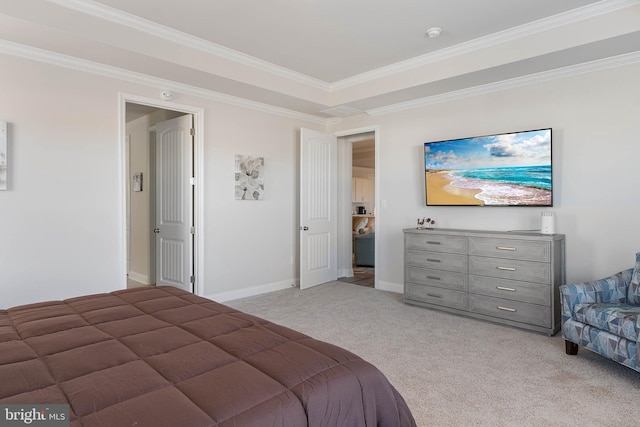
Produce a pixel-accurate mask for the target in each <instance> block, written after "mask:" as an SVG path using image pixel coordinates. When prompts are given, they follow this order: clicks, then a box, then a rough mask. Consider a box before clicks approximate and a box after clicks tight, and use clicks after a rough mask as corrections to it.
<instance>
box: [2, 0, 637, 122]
mask: <svg viewBox="0 0 640 427" xmlns="http://www.w3.org/2000/svg"><path fill="white" fill-rule="evenodd" d="M431 27H440V28H441V29H442V31H441V34H440V36H439V37H437V38H429V37H428V36H426V33H427V30H428V29H429V28H431ZM0 53H7V54H12V55H17V56H21V57H28V58H32V59H36V60H42V61H45V62H49V63H56V64H60V65H63V66H67V67H73V68H80V69H83V70H88V71H91V72H97V73H101V74H106V75H113V76H116V77H118V78H125V79H128V80H130V81H134V82H137V83H142V84H146V85H150V86H152V87H156V88H158V97H159V98H160V90H170V91H171V92H172V93H173V95H174V97H173V100H174V101H176V102H179V98H180V95H182V94H198V95H199V96H204V97H209V98H212V99H216V100H220V101H223V102H230V103H235V104H238V105H246V106H250V107H256V108H260V109H263V110H269V111H273V112H276V113H281V114H288V115H298V116H300V117H306V118H312V119H318V120H327V119H330V118H333V117H345V116H349V115H353V114H360V113H368V114H372V115H375V114H381V113H384V112H389V111H397V110H400V109H403V108H411V107H414V106H418V105H424V104H429V103H435V102H439V101H441V100H445V99H452V98H455V97H464V96H469V95H472V94H475V93H480V92H483V91H492V90H500V89H501V88H505V87H509V86H514V85H523V84H533V83H535V82H537V81H543V80H545V79H550V78H558V77H562V76H565V75H570V74H575V73H581V72H588V71H593V70H597V69H600V68H606V67H610V66H616V65H620V64H625V63H630V62H638V61H640V58H639V57H640V0H602V1H594V0H562V1H558V0H518V1H514V0H482V1H478V0H446V1H445V0H348V1H345V0H215V1H212V0H163V1H161V2H158V0H101V1H91V0H20V1H16V0H0Z"/></svg>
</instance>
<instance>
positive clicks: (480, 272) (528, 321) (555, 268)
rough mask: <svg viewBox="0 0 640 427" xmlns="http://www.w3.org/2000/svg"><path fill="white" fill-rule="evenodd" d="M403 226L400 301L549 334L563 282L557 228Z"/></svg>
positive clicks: (561, 242) (556, 317) (553, 329)
mask: <svg viewBox="0 0 640 427" xmlns="http://www.w3.org/2000/svg"><path fill="white" fill-rule="evenodd" d="M403 231H404V301H405V302H406V303H408V304H415V305H420V306H423V307H429V308H435V309H439V310H444V311H448V312H452V313H456V314H462V315H465V316H470V317H474V318H478V319H483V320H489V321H492V322H496V323H502V324H506V325H510V326H516V327H520V328H524V329H529V330H532V331H536V332H542V333H546V334H548V335H553V334H555V333H556V332H558V331H559V330H560V295H559V287H560V285H562V284H564V282H565V267H564V245H565V239H564V235H563V234H553V235H543V234H539V233H531V232H515V231H513V232H504V231H502V232H501V231H480V230H454V229H433V230H417V229H405V230H403Z"/></svg>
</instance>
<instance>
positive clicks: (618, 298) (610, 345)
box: [560, 252, 640, 371]
mask: <svg viewBox="0 0 640 427" xmlns="http://www.w3.org/2000/svg"><path fill="white" fill-rule="evenodd" d="M639 282H640V252H639V253H637V254H636V265H635V267H634V268H630V269H628V270H624V271H621V272H619V273H617V274H615V275H613V276H610V277H607V278H604V279H600V280H594V281H591V282H583V283H574V284H571V285H563V286H561V287H560V300H561V302H562V335H563V337H564V339H565V351H566V353H567V354H571V355H575V354H578V346H579V345H581V346H584V347H586V348H588V349H589V350H592V351H594V352H596V353H598V354H601V355H602V356H604V357H608V358H609V359H612V360H614V361H616V362H618V363H621V364H623V365H625V366H628V367H630V368H632V369H635V370H636V371H640V365H637V364H636V362H637V361H640V346H638V345H637V344H638V336H639V332H640V323H639V321H638V317H639V315H640V285H639Z"/></svg>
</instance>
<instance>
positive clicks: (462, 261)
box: [405, 250, 469, 273]
mask: <svg viewBox="0 0 640 427" xmlns="http://www.w3.org/2000/svg"><path fill="white" fill-rule="evenodd" d="M405 258H406V259H405V264H406V265H408V266H411V267H426V268H433V269H436V270H446V271H455V272H459V273H466V272H467V271H468V264H469V263H468V260H467V256H466V255H461V254H446V253H441V252H429V251H416V250H408V251H405Z"/></svg>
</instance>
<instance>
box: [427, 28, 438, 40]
mask: <svg viewBox="0 0 640 427" xmlns="http://www.w3.org/2000/svg"><path fill="white" fill-rule="evenodd" d="M441 32H442V28H440V27H433V28H429V29H428V30H427V36H429V38H430V39H435V38H436V37H438V36H439V35H440V33H441Z"/></svg>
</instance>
